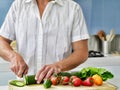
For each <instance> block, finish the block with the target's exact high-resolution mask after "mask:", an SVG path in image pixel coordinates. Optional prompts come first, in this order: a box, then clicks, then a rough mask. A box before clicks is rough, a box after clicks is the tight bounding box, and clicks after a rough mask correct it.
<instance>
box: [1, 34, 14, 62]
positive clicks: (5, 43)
mask: <svg viewBox="0 0 120 90" xmlns="http://www.w3.org/2000/svg"><path fill="white" fill-rule="evenodd" d="M13 53H14V51H13V49H12V48H11V46H10V41H9V40H7V39H5V38H3V37H1V36H0V56H1V57H2V58H3V59H5V60H7V61H10V58H11V57H13Z"/></svg>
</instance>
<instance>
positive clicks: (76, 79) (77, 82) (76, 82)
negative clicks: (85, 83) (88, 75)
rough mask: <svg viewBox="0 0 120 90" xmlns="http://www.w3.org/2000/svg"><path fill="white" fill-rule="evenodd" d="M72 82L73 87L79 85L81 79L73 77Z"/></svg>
mask: <svg viewBox="0 0 120 90" xmlns="http://www.w3.org/2000/svg"><path fill="white" fill-rule="evenodd" d="M72 83H73V85H74V86H75V87H78V86H80V85H81V84H82V80H81V79H80V78H74V79H73V80H72Z"/></svg>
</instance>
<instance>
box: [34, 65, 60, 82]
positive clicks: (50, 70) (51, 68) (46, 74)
mask: <svg viewBox="0 0 120 90" xmlns="http://www.w3.org/2000/svg"><path fill="white" fill-rule="evenodd" d="M60 71H61V70H60V68H58V67H57V66H56V65H55V64H50V65H45V66H43V67H42V68H41V69H40V70H39V71H38V73H37V74H36V77H35V79H36V80H37V83H38V84H39V83H41V81H42V80H43V79H47V78H50V77H51V76H52V75H53V74H54V73H56V74H57V73H59V72H60Z"/></svg>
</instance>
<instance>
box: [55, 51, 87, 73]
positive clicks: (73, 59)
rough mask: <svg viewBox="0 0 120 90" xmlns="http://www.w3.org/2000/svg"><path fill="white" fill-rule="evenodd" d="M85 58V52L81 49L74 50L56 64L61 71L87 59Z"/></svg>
mask: <svg viewBox="0 0 120 90" xmlns="http://www.w3.org/2000/svg"><path fill="white" fill-rule="evenodd" d="M87 58H88V53H87V52H85V53H83V52H82V51H75V52H73V53H72V54H71V55H70V56H69V57H68V58H66V59H64V60H61V61H59V62H57V63H56V65H57V66H58V67H59V68H60V69H61V71H67V70H71V69H73V68H75V67H77V66H78V65H80V64H82V63H83V62H85V61H86V60H87Z"/></svg>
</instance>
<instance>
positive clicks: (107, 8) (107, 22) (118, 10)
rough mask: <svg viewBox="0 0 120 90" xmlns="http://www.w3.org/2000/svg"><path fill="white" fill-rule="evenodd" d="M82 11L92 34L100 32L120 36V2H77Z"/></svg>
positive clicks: (87, 0)
mask: <svg viewBox="0 0 120 90" xmlns="http://www.w3.org/2000/svg"><path fill="white" fill-rule="evenodd" d="M75 1H76V2H78V3H79V4H80V5H81V7H82V9H83V13H84V16H85V19H86V23H87V26H88V30H89V33H90V34H96V33H97V32H98V31H99V30H101V29H102V30H105V32H106V33H109V32H110V30H111V29H112V28H113V29H115V33H116V34H120V0H75Z"/></svg>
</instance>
